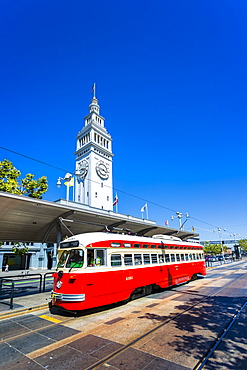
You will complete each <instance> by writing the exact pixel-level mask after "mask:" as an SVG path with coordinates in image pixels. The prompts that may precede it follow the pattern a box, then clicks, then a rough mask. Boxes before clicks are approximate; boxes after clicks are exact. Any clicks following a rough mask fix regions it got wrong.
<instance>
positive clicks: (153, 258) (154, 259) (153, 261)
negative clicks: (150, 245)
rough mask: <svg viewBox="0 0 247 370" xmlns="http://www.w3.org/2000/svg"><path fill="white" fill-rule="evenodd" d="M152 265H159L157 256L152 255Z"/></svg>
mask: <svg viewBox="0 0 247 370" xmlns="http://www.w3.org/2000/svg"><path fill="white" fill-rule="evenodd" d="M151 259H152V263H158V257H157V254H151Z"/></svg>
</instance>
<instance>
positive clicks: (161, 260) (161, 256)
mask: <svg viewBox="0 0 247 370" xmlns="http://www.w3.org/2000/svg"><path fill="white" fill-rule="evenodd" d="M159 263H164V256H163V254H159Z"/></svg>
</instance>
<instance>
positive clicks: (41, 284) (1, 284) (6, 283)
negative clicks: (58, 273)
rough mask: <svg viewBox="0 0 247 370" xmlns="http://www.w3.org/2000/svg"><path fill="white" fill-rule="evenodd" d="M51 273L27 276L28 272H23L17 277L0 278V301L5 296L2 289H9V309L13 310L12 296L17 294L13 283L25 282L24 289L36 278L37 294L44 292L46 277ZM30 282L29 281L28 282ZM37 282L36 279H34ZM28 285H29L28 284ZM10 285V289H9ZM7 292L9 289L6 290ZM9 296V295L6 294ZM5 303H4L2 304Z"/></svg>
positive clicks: (4, 290) (4, 291)
mask: <svg viewBox="0 0 247 370" xmlns="http://www.w3.org/2000/svg"><path fill="white" fill-rule="evenodd" d="M52 274H53V272H47V273H45V274H44V275H42V274H40V273H37V274H29V271H28V272H25V273H22V274H19V275H11V276H8V277H6V278H5V277H0V299H3V297H5V295H6V289H3V288H6V287H8V288H10V304H9V305H10V309H13V299H14V295H15V293H16V292H17V295H19V294H18V288H16V286H15V283H19V282H20V281H24V280H26V287H27V288H28V286H29V285H31V284H33V280H34V278H35V277H38V282H37V283H38V291H39V293H41V292H45V288H46V283H47V277H48V276H52ZM29 280H30V281H29ZM35 280H37V279H35ZM29 283H30V284H29ZM10 285H11V287H10ZM35 289H36V292H37V288H35ZM8 290H9V289H8ZM29 294H32V293H29ZM7 295H9V294H7ZM4 303H6V302H4ZM6 304H8V303H6Z"/></svg>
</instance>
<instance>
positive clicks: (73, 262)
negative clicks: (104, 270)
mask: <svg viewBox="0 0 247 370" xmlns="http://www.w3.org/2000/svg"><path fill="white" fill-rule="evenodd" d="M83 263H84V252H83V250H82V249H71V251H70V252H69V257H68V259H67V263H66V267H67V268H72V267H77V268H78V267H82V266H83Z"/></svg>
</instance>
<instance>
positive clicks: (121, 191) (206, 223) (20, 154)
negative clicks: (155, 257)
mask: <svg viewBox="0 0 247 370" xmlns="http://www.w3.org/2000/svg"><path fill="white" fill-rule="evenodd" d="M0 149H3V150H6V151H8V152H10V153H14V154H16V155H19V156H21V157H24V158H27V159H30V160H32V161H35V162H38V163H41V164H44V165H46V166H49V167H52V168H55V169H57V170H59V171H63V172H70V171H68V170H65V169H64V168H60V167H57V166H54V165H52V164H49V163H46V162H43V161H40V160H39V159H36V158H33V157H30V156H27V155H25V154H22V153H19V152H16V151H14V150H11V149H8V148H5V147H2V146H0ZM88 181H92V182H94V183H97V184H99V182H97V181H95V180H91V179H88ZM105 186H106V187H108V188H111V189H112V190H114V191H117V192H120V193H122V194H125V195H128V196H131V197H133V198H136V199H139V200H142V201H143V202H146V203H148V204H152V205H154V206H157V207H160V208H163V209H165V210H167V211H170V212H174V213H175V212H176V211H175V210H174V209H172V208H168V207H165V206H163V205H161V204H158V203H155V202H152V201H149V200H147V199H144V198H141V197H138V196H137V195H133V194H130V193H128V192H126V191H123V190H120V189H117V188H113V187H110V186H109V185H105ZM189 218H190V219H192V220H195V221H198V222H201V223H203V224H205V225H208V226H212V227H214V228H219V225H214V224H211V223H209V222H206V221H202V220H200V219H198V218H195V217H193V216H189ZM195 228H197V229H200V228H199V227H196V226H195ZM229 232H230V231H229ZM230 233H231V234H234V233H233V232H230Z"/></svg>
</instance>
